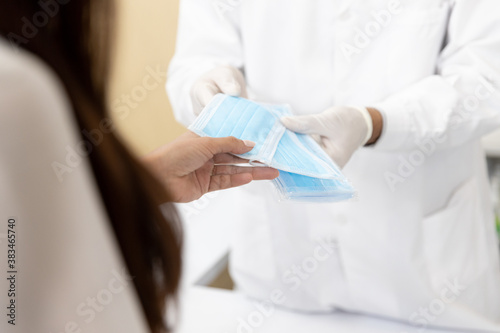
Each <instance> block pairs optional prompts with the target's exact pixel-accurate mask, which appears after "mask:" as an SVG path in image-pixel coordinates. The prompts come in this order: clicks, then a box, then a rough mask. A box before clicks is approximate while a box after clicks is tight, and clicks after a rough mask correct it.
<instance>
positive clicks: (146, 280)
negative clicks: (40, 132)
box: [0, 0, 181, 333]
mask: <svg viewBox="0 0 500 333" xmlns="http://www.w3.org/2000/svg"><path fill="white" fill-rule="evenodd" d="M112 14H113V3H112V1H111V0H64V1H63V0H1V2H0V35H1V36H3V37H5V38H6V39H8V40H9V41H10V42H11V44H12V45H13V46H18V47H21V48H24V49H26V50H28V51H30V52H32V53H33V54H35V55H37V56H38V57H40V58H41V59H42V60H43V61H45V62H46V63H47V64H48V65H49V66H50V67H51V68H52V69H53V70H54V71H55V72H56V73H57V75H58V76H59V77H60V79H61V81H62V82H63V84H64V86H65V88H66V91H67V93H68V95H69V97H70V99H71V101H72V107H73V112H74V116H75V118H76V120H77V122H78V125H79V127H80V132H82V131H83V130H84V129H85V130H87V131H89V130H92V129H97V128H99V123H100V122H101V120H102V119H104V118H105V117H106V116H107V113H106V109H107V107H106V105H107V100H106V95H107V83H108V81H107V80H108V69H109V58H110V45H111V43H110V41H111V39H112V38H111V28H112V24H113V19H112V17H113V16H112ZM30 25H31V26H30ZM82 139H84V138H83V136H82ZM89 158H90V162H91V165H92V170H93V173H94V176H95V179H96V180H97V184H98V186H99V189H100V194H101V196H102V200H103V202H104V204H105V206H106V209H107V213H108V217H109V220H110V221H111V224H112V226H113V229H114V232H115V235H116V238H117V240H118V243H119V245H120V248H121V252H122V254H123V257H124V259H125V262H126V264H127V267H128V270H129V272H130V274H131V275H132V276H133V281H134V285H135V288H136V290H137V293H138V295H139V298H140V301H141V304H142V308H143V310H144V313H145V316H146V318H147V321H148V323H149V326H150V328H151V331H152V332H155V333H156V332H162V331H165V330H167V329H168V328H167V325H166V323H165V320H164V315H165V313H166V304H167V303H168V301H169V300H170V298H173V300H175V295H176V291H177V288H178V284H179V276H180V271H181V259H180V248H181V235H180V226H179V223H178V218H177V215H176V213H175V209H174V208H173V207H172V206H167V208H166V209H164V213H165V212H166V214H168V216H165V215H163V214H162V212H161V211H160V205H161V204H162V203H164V202H166V201H168V195H167V193H166V191H165V189H164V188H163V187H162V186H161V185H160V182H159V181H158V180H157V179H155V178H154V177H153V176H152V175H151V174H150V173H149V172H147V170H146V168H145V167H144V166H143V165H142V164H141V163H140V162H139V161H138V160H137V159H136V158H135V157H134V156H133V155H132V154H131V153H130V152H129V150H128V149H127V148H126V147H125V146H124V144H123V143H122V142H121V141H120V140H119V138H118V137H117V135H115V134H114V133H110V134H106V135H105V137H104V139H103V141H102V143H100V144H99V145H97V146H94V147H93V151H92V153H91V154H90V155H89ZM68 223H70V222H68Z"/></svg>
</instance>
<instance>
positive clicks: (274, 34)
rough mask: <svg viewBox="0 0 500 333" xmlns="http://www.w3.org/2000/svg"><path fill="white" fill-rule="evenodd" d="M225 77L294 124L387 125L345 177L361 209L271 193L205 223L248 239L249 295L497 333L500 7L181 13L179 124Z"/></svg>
mask: <svg viewBox="0 0 500 333" xmlns="http://www.w3.org/2000/svg"><path fill="white" fill-rule="evenodd" d="M398 4H399V5H398ZM215 6H217V8H219V9H218V10H216V9H215V8H216V7H215ZM382 10H383V12H381V11H382ZM221 13H222V14H221ZM387 13H390V18H388V17H389V16H388V14H387ZM377 27H378V28H377ZM225 64H228V65H232V66H236V67H239V68H242V69H243V71H244V73H245V78H246V81H247V83H248V87H249V91H250V98H251V99H254V100H258V101H263V102H267V103H288V104H290V105H291V107H292V108H293V110H294V112H295V113H296V114H313V113H319V112H322V111H324V110H325V109H327V108H328V107H330V106H333V105H363V106H375V107H377V108H378V109H379V110H380V111H381V112H382V113H383V116H384V131H383V134H382V136H381V138H380V139H379V141H378V143H377V144H376V145H375V146H374V147H370V148H362V149H360V150H359V151H357V152H356V153H355V154H354V156H353V157H352V159H351V161H350V162H349V163H348V164H347V166H346V167H345V169H344V172H345V175H346V176H347V177H348V178H349V179H350V180H351V181H352V183H353V184H354V186H355V187H356V189H357V191H358V198H357V199H355V200H352V201H350V202H343V203H335V204H293V203H279V202H277V200H276V196H275V195H274V193H272V191H269V184H268V183H258V184H252V185H250V186H247V187H246V188H244V189H241V190H238V193H236V191H235V195H236V194H237V195H239V200H238V202H239V204H237V205H235V206H232V207H224V204H223V203H220V206H221V209H220V212H219V214H218V215H217V216H206V218H207V219H218V218H228V219H232V220H234V223H235V224H236V228H235V229H236V233H235V238H234V245H233V249H232V253H231V271H232V274H233V278H234V280H235V281H236V284H237V287H238V288H239V289H240V290H242V291H243V292H245V293H246V294H248V295H250V296H252V297H255V298H258V299H262V300H271V298H272V297H271V296H270V295H272V292H273V290H280V291H281V292H283V293H284V297H285V301H284V303H283V304H282V305H283V306H286V307H289V308H293V309H298V310H303V311H331V310H333V309H344V310H348V311H355V312H362V313H370V314H374V315H379V316H384V317H391V318H396V319H398V320H402V321H405V322H408V323H410V324H411V325H413V326H416V327H419V328H421V327H428V326H434V325H435V326H445V327H455V328H478V329H487V330H492V331H496V330H498V331H500V268H499V255H498V254H499V250H498V240H497V237H496V233H495V229H494V218H493V216H492V208H491V206H490V202H489V197H488V182H487V175H486V166H485V157H484V153H483V151H482V149H481V146H480V143H479V138H480V137H481V136H482V135H484V134H485V133H487V132H489V131H491V130H493V129H494V128H496V127H498V126H499V125H500V93H499V91H500V87H499V85H498V82H500V3H499V2H498V1H496V0H456V1H448V0H420V1H409V0H407V1H404V0H402V1H401V2H398V1H397V0H394V1H387V0H353V1H341V0H338V1H334V0H307V1H301V0H292V1H290V0H272V1H270V0H242V1H224V0H222V1H216V2H212V1H206V0H182V1H181V7H180V22H179V34H178V40H177V51H176V54H175V57H174V59H173V60H172V63H171V66H170V70H169V79H168V83H167V90H168V93H169V96H170V100H171V102H172V105H173V107H174V110H175V114H176V117H177V119H178V120H179V121H180V122H182V123H183V124H185V125H187V124H189V123H191V122H192V121H193V120H194V116H193V114H192V112H191V104H190V103H191V102H190V98H189V90H190V89H191V87H192V85H193V82H195V80H196V79H197V78H198V77H199V76H200V75H202V74H203V73H204V72H205V71H207V70H209V69H211V68H214V67H216V66H219V65H225ZM214 200H215V199H214ZM329 245H333V247H334V249H332V248H331V247H329ZM299 270H300V271H299Z"/></svg>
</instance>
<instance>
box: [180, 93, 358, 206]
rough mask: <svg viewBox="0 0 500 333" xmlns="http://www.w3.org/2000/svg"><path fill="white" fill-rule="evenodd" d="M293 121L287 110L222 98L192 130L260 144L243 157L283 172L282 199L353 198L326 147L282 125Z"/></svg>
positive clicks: (279, 181) (277, 183)
mask: <svg viewBox="0 0 500 333" xmlns="http://www.w3.org/2000/svg"><path fill="white" fill-rule="evenodd" d="M288 115H291V112H290V110H289V108H288V107H287V106H270V105H261V104H258V103H254V102H251V101H249V100H246V99H243V98H239V97H231V96H227V95H223V94H218V95H216V96H215V97H214V98H213V99H212V101H211V102H210V103H209V104H208V105H207V106H206V107H205V108H204V110H203V111H202V113H201V114H200V116H199V117H198V118H197V119H196V121H195V122H194V123H193V124H192V125H191V126H190V127H189V130H191V131H192V132H194V133H196V134H198V135H200V136H208V137H216V138H219V137H227V136H234V137H236V138H238V139H242V140H250V141H253V142H255V143H256V145H255V147H254V149H252V151H250V152H248V153H246V154H242V155H238V156H239V157H242V158H245V159H248V160H250V161H253V162H260V163H262V164H265V165H267V166H270V167H273V168H275V169H278V170H280V176H279V177H278V178H277V179H275V180H273V182H274V185H275V186H276V188H277V189H278V192H279V194H280V196H281V197H282V199H289V200H299V201H319V202H321V201H340V200H345V199H349V198H352V197H353V196H354V189H353V188H352V186H351V184H350V183H349V182H348V181H347V179H346V178H345V177H344V176H343V174H342V173H341V172H340V169H339V168H338V167H337V166H336V165H335V163H334V162H333V161H332V160H331V159H330V158H329V156H328V155H326V153H325V152H324V151H323V150H322V149H321V147H320V146H319V145H318V144H317V143H316V142H315V141H314V140H313V139H312V138H311V137H310V136H308V135H303V134H297V133H294V132H292V131H290V130H288V129H287V128H286V127H285V126H283V125H282V124H281V122H280V118H281V117H283V116H288Z"/></svg>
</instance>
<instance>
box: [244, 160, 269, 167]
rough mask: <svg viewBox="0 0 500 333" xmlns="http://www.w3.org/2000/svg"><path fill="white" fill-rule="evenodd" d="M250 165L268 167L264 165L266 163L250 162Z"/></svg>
mask: <svg viewBox="0 0 500 333" xmlns="http://www.w3.org/2000/svg"><path fill="white" fill-rule="evenodd" d="M248 164H250V165H251V166H254V167H267V166H268V165H267V164H264V163H262V162H259V161H248Z"/></svg>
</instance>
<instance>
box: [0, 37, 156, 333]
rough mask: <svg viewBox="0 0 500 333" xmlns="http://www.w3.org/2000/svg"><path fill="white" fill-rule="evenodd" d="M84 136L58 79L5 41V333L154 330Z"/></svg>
mask: <svg viewBox="0 0 500 333" xmlns="http://www.w3.org/2000/svg"><path fill="white" fill-rule="evenodd" d="M89 130H90V129H89ZM80 141H81V138H80V136H79V134H78V129H77V127H76V122H75V119H74V117H73V116H72V111H71V109H70V104H69V100H68V97H67V96H66V94H65V91H64V89H63V86H62V84H61V82H60V81H59V80H58V78H57V77H56V75H55V74H54V73H53V72H52V71H51V70H50V69H49V68H48V66H46V65H45V64H44V63H42V62H41V61H40V60H39V59H38V58H36V57H35V56H33V55H31V54H29V53H28V52H25V51H22V50H16V49H15V48H13V47H12V45H11V44H10V42H8V41H6V40H5V39H0V156H1V157H0V309H1V310H0V332H38V333H69V332H71V333H76V332H85V333H91V332H99V333H101V332H147V331H148V329H147V325H146V321H145V318H144V316H143V313H142V310H141V308H140V303H139V301H138V298H137V295H136V291H135V288H134V286H133V283H132V281H130V279H129V276H128V274H127V270H126V268H125V264H124V261H123V259H122V257H121V255H120V251H119V247H118V244H117V243H116V241H115V239H114V235H113V232H112V229H111V227H110V224H109V222H108V219H107V216H106V213H105V208H104V207H103V204H102V202H101V200H100V197H99V193H98V189H97V186H96V182H95V180H94V177H93V175H92V172H91V169H90V165H89V163H88V160H87V159H86V158H83V159H81V160H80V159H79V158H78V157H77V156H74V155H73V156H70V155H71V154H70V153H68V152H69V151H78V149H81V148H79V142H80ZM54 162H55V163H54ZM56 170H57V172H56ZM58 175H59V176H58ZM13 324H15V326H14V325H13Z"/></svg>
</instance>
